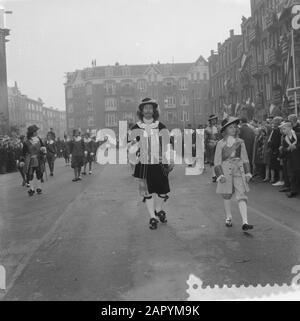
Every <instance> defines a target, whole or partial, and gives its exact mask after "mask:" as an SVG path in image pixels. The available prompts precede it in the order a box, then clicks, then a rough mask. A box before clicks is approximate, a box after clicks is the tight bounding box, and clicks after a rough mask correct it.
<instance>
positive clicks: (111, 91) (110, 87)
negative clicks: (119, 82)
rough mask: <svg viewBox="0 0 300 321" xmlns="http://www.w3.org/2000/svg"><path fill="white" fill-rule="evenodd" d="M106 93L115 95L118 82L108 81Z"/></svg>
mask: <svg viewBox="0 0 300 321" xmlns="http://www.w3.org/2000/svg"><path fill="white" fill-rule="evenodd" d="M105 93H106V94H109V95H114V94H115V93H116V84H115V83H114V82H106V83H105Z"/></svg>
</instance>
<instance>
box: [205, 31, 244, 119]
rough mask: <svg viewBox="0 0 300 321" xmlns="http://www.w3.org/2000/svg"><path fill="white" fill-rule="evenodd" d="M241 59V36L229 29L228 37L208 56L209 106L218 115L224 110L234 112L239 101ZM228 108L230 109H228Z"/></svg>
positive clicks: (221, 114)
mask: <svg viewBox="0 0 300 321" xmlns="http://www.w3.org/2000/svg"><path fill="white" fill-rule="evenodd" d="M241 60H242V36H241V35H235V34H234V31H233V30H230V35H229V38H228V39H226V40H225V41H224V43H218V50H217V51H214V50H212V51H211V55H210V57H209V58H208V64H209V78H210V96H209V97H210V99H209V101H210V106H211V109H212V112H213V113H214V114H217V115H218V116H219V117H222V116H223V113H224V112H229V113H235V108H236V107H237V105H238V103H239V102H240V99H241V97H240V82H239V69H240V66H241ZM229 109H230V110H229Z"/></svg>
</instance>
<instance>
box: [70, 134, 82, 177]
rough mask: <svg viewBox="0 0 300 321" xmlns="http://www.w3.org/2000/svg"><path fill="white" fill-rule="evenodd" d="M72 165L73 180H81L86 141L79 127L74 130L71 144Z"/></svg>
mask: <svg viewBox="0 0 300 321" xmlns="http://www.w3.org/2000/svg"><path fill="white" fill-rule="evenodd" d="M70 156H71V167H72V168H73V170H74V179H73V180H72V181H73V182H78V181H81V177H80V174H81V168H82V166H83V164H84V142H83V139H82V137H81V134H80V132H79V130H78V129H74V131H73V140H72V142H71V144H70Z"/></svg>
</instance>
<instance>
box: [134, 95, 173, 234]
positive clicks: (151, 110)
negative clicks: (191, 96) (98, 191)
mask: <svg viewBox="0 0 300 321" xmlns="http://www.w3.org/2000/svg"><path fill="white" fill-rule="evenodd" d="M137 115H138V117H139V119H140V121H139V122H138V123H137V124H136V125H135V126H133V127H132V134H134V133H135V130H140V131H141V133H142V134H141V135H140V136H137V137H134V138H136V141H138V142H139V147H140V148H139V151H140V153H139V162H138V163H137V164H136V165H135V170H134V177H136V178H138V179H140V186H139V187H140V193H141V195H142V196H143V202H145V203H146V206H147V209H148V212H149V215H150V222H149V228H150V229H152V230H154V229H157V225H158V219H159V220H160V222H162V223H166V222H167V218H166V212H165V211H164V209H163V204H164V203H165V202H166V201H167V200H168V198H169V196H168V194H169V192H170V186H169V178H168V174H169V171H170V170H171V165H168V164H163V162H162V159H161V158H162V156H163V155H162V153H161V151H162V150H164V148H163V146H162V144H163V142H162V140H161V139H160V138H159V136H158V133H159V132H160V131H162V130H163V129H165V128H166V127H165V125H164V124H162V123H161V122H160V121H159V120H158V119H159V106H158V103H157V102H156V101H155V100H152V99H150V98H145V99H143V100H142V102H141V103H140V105H139V107H138V112H137ZM131 137H132V136H131ZM142 144H146V146H147V147H146V149H143V148H141V146H142ZM143 146H145V145H143ZM150 146H151V148H150ZM153 146H155V147H156V148H158V149H159V154H160V155H159V158H160V159H159V160H157V159H156V161H153V159H152V157H151V149H152V148H153ZM155 147H154V148H155ZM168 148H170V141H169V144H168ZM145 150H146V152H145ZM143 154H145V155H143Z"/></svg>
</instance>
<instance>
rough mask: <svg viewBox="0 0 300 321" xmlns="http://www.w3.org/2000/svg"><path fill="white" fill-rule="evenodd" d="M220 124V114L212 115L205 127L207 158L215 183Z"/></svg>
mask: <svg viewBox="0 0 300 321" xmlns="http://www.w3.org/2000/svg"><path fill="white" fill-rule="evenodd" d="M217 125H218V116H216V115H210V116H209V119H208V126H207V127H206V128H205V131H204V133H205V151H206V160H207V162H208V163H209V165H210V167H211V169H212V181H213V182H214V183H215V182H216V181H217V177H216V174H215V171H214V157H215V151H216V146H217V143H218V141H219V140H220V139H221V137H220V133H219V129H218V127H217Z"/></svg>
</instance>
